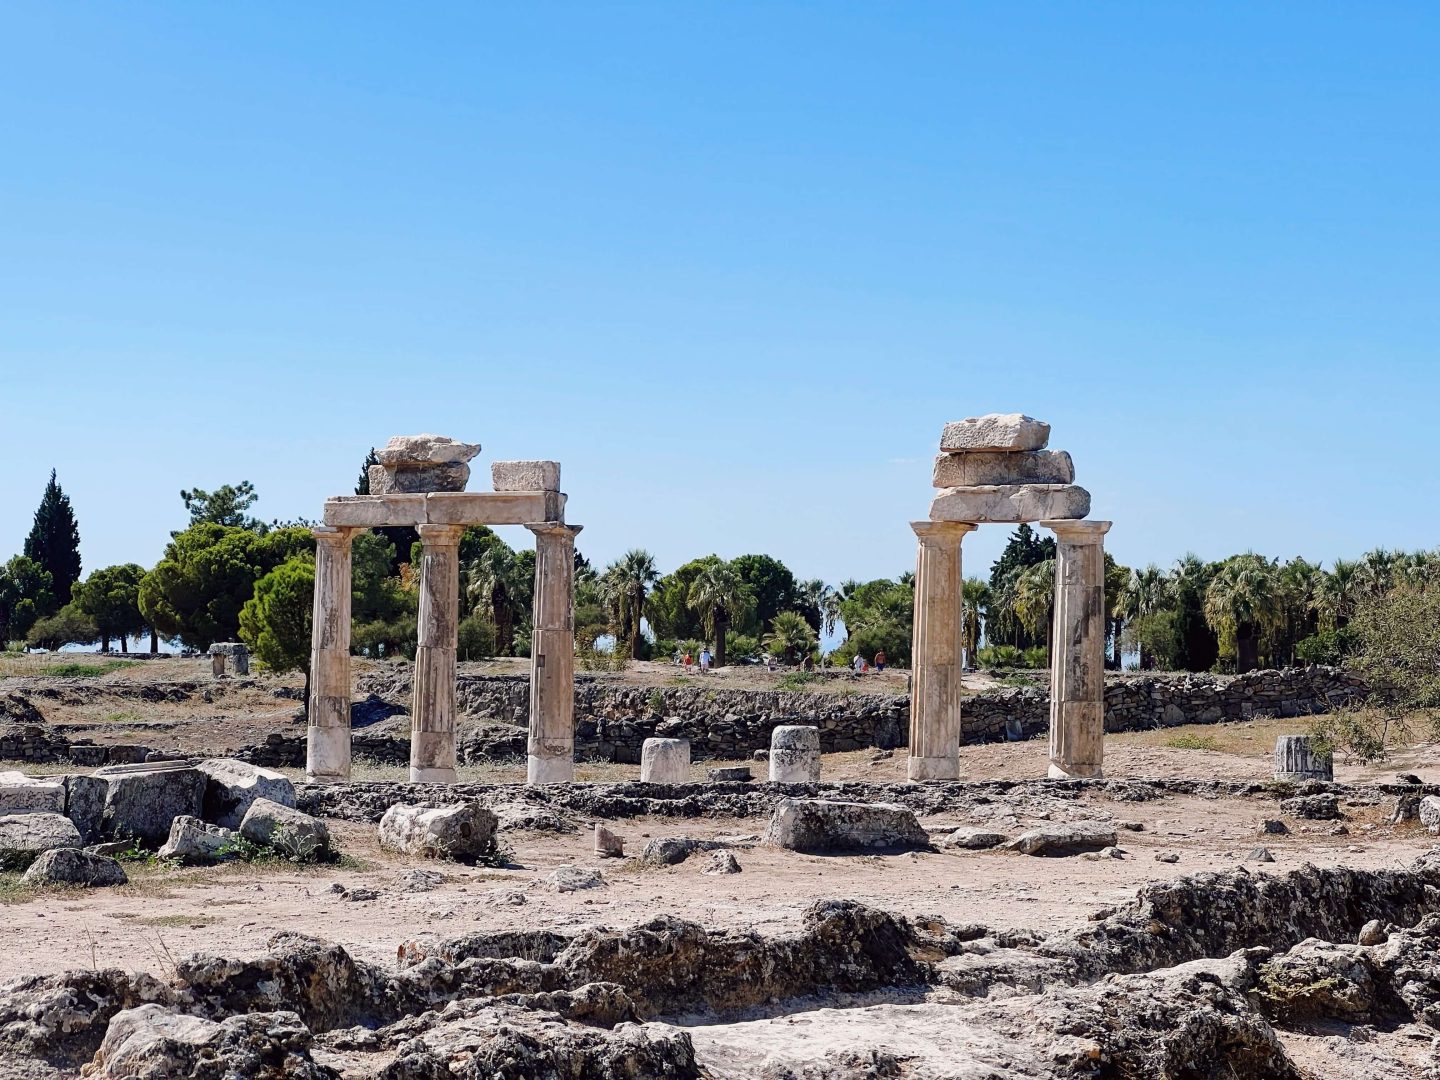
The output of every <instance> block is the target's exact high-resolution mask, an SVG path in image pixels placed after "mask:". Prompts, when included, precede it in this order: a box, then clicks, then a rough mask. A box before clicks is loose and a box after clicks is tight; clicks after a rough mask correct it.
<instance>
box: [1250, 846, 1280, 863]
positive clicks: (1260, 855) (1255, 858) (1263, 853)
mask: <svg viewBox="0 0 1440 1080" xmlns="http://www.w3.org/2000/svg"><path fill="white" fill-rule="evenodd" d="M1245 861H1246V862H1274V861H1275V856H1274V855H1272V854H1270V849H1269V848H1267V847H1257V848H1251V849H1250V854H1249V855H1246V856H1245Z"/></svg>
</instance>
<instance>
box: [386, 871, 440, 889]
mask: <svg viewBox="0 0 1440 1080" xmlns="http://www.w3.org/2000/svg"><path fill="white" fill-rule="evenodd" d="M395 883H396V884H397V885H398V886H399V887H400V888H401V889H403V890H404V891H405V892H433V891H434V890H435V889H438V888H439V887H440V886H441V885H443V884H445V875H444V874H442V873H440V872H439V871H438V870H421V869H419V868H418V867H417V868H416V869H414V870H404V871H401V873H400V875H399V876H398V877H397V878H396V879H395Z"/></svg>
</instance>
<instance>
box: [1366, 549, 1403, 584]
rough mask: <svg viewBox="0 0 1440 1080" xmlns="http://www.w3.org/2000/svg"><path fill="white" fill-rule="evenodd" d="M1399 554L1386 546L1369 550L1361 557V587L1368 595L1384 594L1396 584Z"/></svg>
mask: <svg viewBox="0 0 1440 1080" xmlns="http://www.w3.org/2000/svg"><path fill="white" fill-rule="evenodd" d="M1398 562H1399V556H1398V555H1397V554H1396V553H1395V552H1393V551H1389V550H1387V549H1385V548H1376V549H1375V550H1374V551H1367V552H1366V553H1365V554H1364V555H1362V556H1361V557H1360V569H1359V571H1358V575H1359V578H1360V581H1361V588H1362V589H1363V590H1364V591H1365V593H1366V594H1367V595H1370V596H1384V595H1385V594H1386V593H1388V592H1389V591H1390V589H1391V587H1392V586H1393V585H1394V584H1395V569H1396V564H1397V563H1398Z"/></svg>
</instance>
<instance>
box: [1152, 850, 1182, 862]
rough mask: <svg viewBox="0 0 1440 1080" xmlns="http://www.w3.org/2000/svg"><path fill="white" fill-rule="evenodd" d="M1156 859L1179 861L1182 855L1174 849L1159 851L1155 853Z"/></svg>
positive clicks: (1160, 860)
mask: <svg viewBox="0 0 1440 1080" xmlns="http://www.w3.org/2000/svg"><path fill="white" fill-rule="evenodd" d="M1155 861H1156V862H1163V863H1178V862H1179V861H1180V856H1179V855H1177V854H1176V853H1175V852H1173V851H1157V852H1156V853H1155Z"/></svg>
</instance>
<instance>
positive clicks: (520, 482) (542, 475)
mask: <svg viewBox="0 0 1440 1080" xmlns="http://www.w3.org/2000/svg"><path fill="white" fill-rule="evenodd" d="M490 481H491V486H492V487H493V488H494V489H495V490H496V491H559V490H560V463H559V462H558V461H496V462H492V463H491V465H490Z"/></svg>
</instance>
